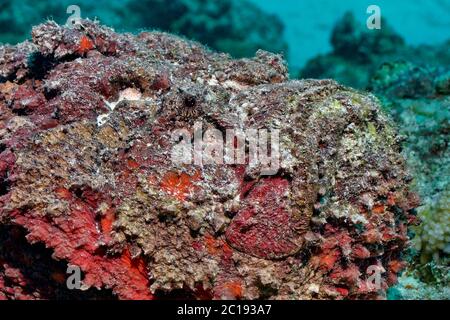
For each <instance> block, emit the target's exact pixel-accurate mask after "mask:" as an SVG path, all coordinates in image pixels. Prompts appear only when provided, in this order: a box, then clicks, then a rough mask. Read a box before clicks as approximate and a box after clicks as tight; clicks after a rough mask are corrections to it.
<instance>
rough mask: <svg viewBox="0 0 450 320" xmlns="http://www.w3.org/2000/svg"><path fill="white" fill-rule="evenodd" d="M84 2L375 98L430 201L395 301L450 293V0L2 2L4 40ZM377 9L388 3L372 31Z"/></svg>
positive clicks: (111, 16) (126, 27)
mask: <svg viewBox="0 0 450 320" xmlns="http://www.w3.org/2000/svg"><path fill="white" fill-rule="evenodd" d="M70 5H77V6H78V7H79V8H80V16H81V18H89V19H91V20H94V19H97V20H99V21H100V22H101V23H103V24H106V25H108V26H111V27H113V28H115V29H116V30H117V31H129V32H134V33H136V32H139V31H142V30H148V29H158V30H162V31H168V32H172V33H176V34H179V35H182V36H185V37H187V38H189V39H194V40H198V41H200V42H201V43H203V44H206V45H208V46H209V47H210V48H211V49H213V50H218V51H224V52H227V53H229V54H231V55H232V56H234V57H247V56H254V54H255V52H256V51H257V50H258V49H264V50H268V51H272V52H276V53H283V54H284V56H285V58H286V59H287V61H288V64H289V69H290V77H291V78H332V79H335V80H337V81H339V82H340V83H343V84H345V85H348V86H352V87H355V88H357V89H360V90H366V91H369V92H371V93H373V94H375V95H376V96H377V97H378V98H379V99H380V101H381V103H382V105H383V108H384V109H385V111H386V112H387V113H388V114H390V116H391V117H392V118H393V119H394V121H395V122H396V124H397V128H398V130H399V132H400V134H401V136H402V137H403V148H404V150H403V153H404V156H405V157H406V159H407V161H408V164H409V168H410V171H411V176H412V179H413V180H412V183H413V186H414V189H415V191H416V192H417V193H419V195H420V197H421V199H422V205H421V206H420V207H419V208H418V209H417V211H418V215H419V217H420V218H421V219H422V223H421V224H420V225H419V226H417V227H416V229H415V230H414V231H415V234H414V235H411V236H412V237H413V246H412V249H411V251H410V252H409V253H408V259H409V262H410V266H409V268H408V269H407V270H406V271H405V272H404V273H403V275H402V277H401V278H400V279H399V284H398V285H397V286H396V287H393V288H391V289H390V291H389V295H388V298H390V299H449V298H450V269H449V262H450V259H449V254H450V183H449V182H450V160H449V159H450V153H449V133H450V130H449V129H450V121H449V120H450V0H414V1H407V0H396V1H392V0H391V1H387V0H346V1H335V0H283V1H279V0H221V1H219V0H209V1H207V0H170V1H169V0H117V1H111V0H97V1H89V0H85V1H74V0H61V1H36V0H34V1H31V0H22V1H12V0H0V42H2V43H10V44H15V43H18V42H21V41H24V40H25V39H27V38H29V37H30V32H31V27H32V26H34V25H36V24H38V23H41V22H43V21H45V20H47V19H54V20H55V21H56V22H58V23H61V24H64V23H66V21H68V19H70V17H71V16H72V15H73V14H74V13H76V11H70V12H69V13H68V12H67V8H68V7H69V6H70ZM369 5H378V6H379V7H380V9H381V17H382V22H381V29H379V30H378V29H374V30H370V29H368V28H367V26H366V20H367V19H368V18H369V17H370V15H371V13H367V12H366V10H367V8H368V6H369Z"/></svg>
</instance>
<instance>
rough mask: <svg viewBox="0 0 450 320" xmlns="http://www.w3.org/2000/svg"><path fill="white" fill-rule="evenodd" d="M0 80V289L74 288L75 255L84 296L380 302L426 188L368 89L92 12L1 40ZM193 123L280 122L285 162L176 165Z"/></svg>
mask: <svg viewBox="0 0 450 320" xmlns="http://www.w3.org/2000/svg"><path fill="white" fill-rule="evenodd" d="M0 76H1V83H0V110H1V112H0V115H1V118H0V139H1V140H0V144H1V154H0V174H1V181H2V182H1V188H0V191H1V198H0V223H1V225H2V227H1V228H2V236H1V237H0V248H1V250H0V298H3V299H5V298H6V299H25V298H30V299H42V298H67V297H69V296H73V295H76V293H74V292H73V291H70V290H67V289H66V288H62V287H64V284H65V283H64V282H65V276H66V275H65V274H64V272H65V267H67V266H76V267H79V268H80V269H81V270H82V272H83V279H82V290H87V291H80V293H79V294H80V295H79V296H78V297H79V298H92V299H95V298H97V299H102V298H113V297H117V298H120V299H159V298H167V297H173V296H174V295H180V296H181V297H184V298H187V297H191V298H197V299H257V298H262V299H367V298H382V297H384V294H385V290H386V289H387V288H388V287H389V286H391V285H393V284H395V283H396V278H397V274H398V273H399V272H400V271H401V270H402V268H403V267H404V265H405V263H404V261H403V251H404V250H405V248H407V246H408V235H407V229H408V226H409V225H411V224H412V223H414V221H415V217H414V210H413V209H414V208H415V207H416V206H417V205H418V199H417V196H416V195H415V194H414V193H411V192H410V191H409V189H408V183H409V181H410V180H411V178H410V177H409V175H408V174H407V172H406V171H405V163H404V159H403V158H402V156H401V155H400V147H399V142H398V138H397V136H396V133H395V130H394V129H393V128H392V126H391V123H390V121H389V120H388V118H387V117H386V116H385V115H384V114H383V112H381V110H380V107H379V103H378V101H377V99H376V98H375V97H374V96H372V95H370V94H365V93H360V92H358V91H356V90H353V89H350V88H346V87H344V86H342V85H339V84H338V83H336V82H334V81H331V80H301V81H292V80H289V79H288V75H287V67H286V65H285V62H284V61H283V58H282V57H281V56H278V55H274V54H271V53H268V52H265V51H258V52H257V54H256V56H255V57H254V58H251V59H240V60H233V59H231V58H230V57H229V56H228V55H226V54H222V53H215V52H211V51H209V50H207V49H205V48H204V47H203V46H201V45H200V44H198V43H194V42H189V41H186V40H182V39H180V38H179V37H176V36H173V35H170V34H165V33H159V32H143V33H141V34H139V35H137V36H134V35H130V34H118V33H115V32H113V31H112V30H111V29H108V28H106V27H103V26H101V25H98V24H95V23H93V22H90V21H87V20H83V21H82V23H81V24H80V25H78V26H77V27H76V28H73V29H70V28H67V27H63V26H59V25H57V24H56V23H53V22H48V23H45V24H42V25H39V26H37V27H35V28H34V29H33V32H32V41H31V42H28V41H27V42H24V43H21V44H18V45H16V46H2V47H0ZM198 124H200V125H201V126H202V128H204V130H205V131H206V130H207V129H217V130H216V131H215V132H222V133H225V132H226V131H227V129H241V130H244V129H250V128H253V129H265V130H268V131H274V130H278V132H279V152H280V154H281V165H280V167H279V168H278V170H276V171H275V172H273V173H272V174H271V175H265V174H262V172H263V170H262V169H263V168H262V167H261V165H256V166H253V167H252V166H250V165H249V164H248V163H247V160H248V159H247V160H246V161H244V163H240V164H222V163H209V164H203V165H197V164H195V163H192V164H182V163H175V162H174V161H173V159H172V151H173V148H174V146H176V145H177V143H178V141H176V140H174V139H173V132H175V131H176V130H187V132H190V133H191V134H194V127H195V126H196V125H198ZM203 140H205V137H203ZM248 143H249V141H247V144H248ZM200 151H202V150H200ZM273 151H274V150H272V152H273ZM13 239H14V240H13ZM376 270H379V271H378V273H379V276H380V277H379V278H378V281H375V284H376V285H371V284H373V282H371V281H370V280H371V279H372V278H371V277H372V276H373V275H374V272H375V271H376ZM89 288H91V289H92V288H98V289H100V290H98V291H92V290H88V289H89Z"/></svg>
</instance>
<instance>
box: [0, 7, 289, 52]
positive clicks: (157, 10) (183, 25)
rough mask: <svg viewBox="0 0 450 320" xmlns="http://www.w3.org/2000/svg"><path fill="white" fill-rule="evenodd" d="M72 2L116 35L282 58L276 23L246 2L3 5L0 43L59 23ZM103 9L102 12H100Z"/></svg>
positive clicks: (284, 49)
mask: <svg viewBox="0 0 450 320" xmlns="http://www.w3.org/2000/svg"><path fill="white" fill-rule="evenodd" d="M74 4H77V5H78V6H79V8H80V12H79V14H80V16H81V17H82V18H90V19H94V18H97V19H99V21H100V22H102V23H107V24H108V25H109V26H111V27H113V28H116V30H119V31H130V32H135V31H136V30H142V29H146V30H153V29H157V30H161V31H165V32H170V33H174V34H176V35H180V36H185V37H188V38H189V39H192V40H196V41H200V42H201V43H202V44H204V45H207V46H209V47H211V48H213V49H215V50H218V51H221V52H226V53H229V54H231V55H232V56H233V57H237V58H241V57H251V56H253V55H254V54H255V52H256V51H257V50H259V49H263V50H267V51H271V52H276V53H281V52H283V53H284V55H285V56H286V54H287V51H288V50H287V44H286V41H285V39H284V37H283V30H284V25H283V24H282V22H281V21H280V19H279V18H278V17H277V16H275V15H272V14H268V13H266V12H264V11H262V10H261V9H259V8H258V7H257V6H256V5H254V4H253V3H251V2H249V1H247V0H227V1H208V0H170V1H163V0H121V1H110V0H97V1H95V2H93V1H90V0H79V1H77V2H76V3H74V1H72V0H60V1H40V2H39V3H36V1H33V0H22V1H8V2H6V3H3V4H2V7H1V8H2V10H1V11H0V26H1V27H2V33H1V34H0V42H3V43H5V42H7V43H11V44H15V43H17V42H20V41H23V40H25V39H27V38H28V37H29V33H30V29H31V27H32V26H34V25H37V24H39V23H42V22H43V21H44V20H45V19H47V18H51V19H53V20H54V21H56V22H58V23H60V24H63V23H65V22H66V20H68V19H70V17H71V16H72V14H73V13H75V11H70V13H68V12H66V10H67V8H69V6H71V5H74ZM105 8H107V10H105Z"/></svg>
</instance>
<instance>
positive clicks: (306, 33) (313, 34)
mask: <svg viewBox="0 0 450 320" xmlns="http://www.w3.org/2000/svg"><path fill="white" fill-rule="evenodd" d="M252 2H254V3H255V4H257V5H258V6H260V7H261V8H263V9H264V10H266V11H267V12H271V13H274V14H276V15H278V16H279V17H280V18H281V20H282V21H283V22H284V24H285V37H286V39H287V41H288V44H289V57H290V59H289V62H290V67H291V68H292V69H298V68H300V67H302V66H303V65H304V64H305V62H306V61H307V60H308V59H310V58H312V57H314V56H316V55H317V54H319V53H326V52H328V51H329V50H331V46H330V44H329V38H330V32H331V30H332V29H333V27H334V25H335V24H336V22H337V21H338V20H339V19H340V18H341V17H342V15H343V14H344V13H345V12H346V11H351V12H352V13H353V14H354V16H355V18H356V19H357V20H358V21H360V22H361V24H362V25H365V21H366V19H367V17H368V16H369V15H368V14H367V13H366V9H367V7H368V6H369V5H371V4H375V5H378V6H379V7H380V9H381V15H382V17H384V18H386V19H387V21H388V22H389V24H390V25H391V26H392V27H393V28H394V29H395V30H396V31H397V32H398V33H400V35H401V36H402V37H403V38H404V39H405V40H406V42H407V43H409V44H414V45H418V44H436V43H440V42H443V41H446V40H448V39H449V38H450V0H413V1H411V0H395V1H393V0H377V1H375V0H345V1H336V0H283V1H278V0H252Z"/></svg>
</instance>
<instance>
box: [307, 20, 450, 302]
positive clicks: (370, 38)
mask: <svg viewBox="0 0 450 320" xmlns="http://www.w3.org/2000/svg"><path fill="white" fill-rule="evenodd" d="M331 39H332V40H331V41H332V44H333V48H334V49H333V52H331V53H329V54H327V55H323V56H318V57H316V58H314V59H312V60H311V61H310V62H309V63H308V65H307V66H306V67H305V68H304V70H303V71H302V73H301V76H302V77H311V76H313V77H317V78H328V77H331V78H333V79H336V80H338V81H340V82H342V83H344V84H347V85H351V86H354V87H357V88H360V89H366V90H368V91H370V92H371V93H373V94H374V95H376V96H377V97H378V98H379V99H380V101H381V104H382V108H383V109H384V110H385V111H386V112H387V113H388V114H390V116H391V117H392V118H393V120H394V122H395V123H396V125H397V127H398V129H399V132H400V134H401V136H403V138H404V139H403V142H402V146H403V153H404V155H405V156H406V158H407V162H408V167H409V168H410V169H411V172H412V175H413V176H414V182H413V190H415V191H417V192H418V193H419V195H420V197H421V200H422V201H421V202H422V203H421V206H420V207H419V208H418V215H419V217H420V218H421V220H422V223H421V224H420V226H418V227H416V228H413V229H414V232H415V237H414V239H413V242H414V244H415V246H414V247H415V251H412V252H411V259H412V261H414V263H412V264H411V268H410V269H409V270H408V271H407V272H406V274H405V275H404V278H405V281H404V283H403V281H402V283H403V284H404V286H403V287H401V288H399V289H398V290H399V292H396V293H395V294H394V296H395V297H400V298H401V297H402V296H403V297H405V298H437V297H438V298H441V299H448V298H449V295H448V290H449V288H450V281H449V277H450V269H449V254H450V219H449V217H450V214H449V212H450V209H449V208H450V204H449V201H450V198H449V190H450V179H449V174H448V173H449V172H450V162H449V161H450V160H449V159H450V148H449V140H450V139H449V128H450V127H449V123H450V68H449V66H450V42H447V43H444V44H442V45H437V46H425V45H424V46H417V47H414V46H410V45H408V44H406V43H405V42H404V41H403V39H402V38H401V37H400V36H399V35H398V34H397V33H396V32H395V31H394V30H392V29H391V28H390V27H389V25H388V24H387V23H386V21H384V22H383V27H382V29H381V30H373V31H371V30H365V29H364V28H363V26H360V25H358V24H357V23H356V22H355V19H354V18H353V17H352V15H351V14H347V15H345V16H344V17H343V18H342V20H341V21H340V22H339V23H338V24H337V25H336V27H335V29H334V31H333V34H332V38H331ZM411 283H413V284H411ZM421 292H422V293H421Z"/></svg>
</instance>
